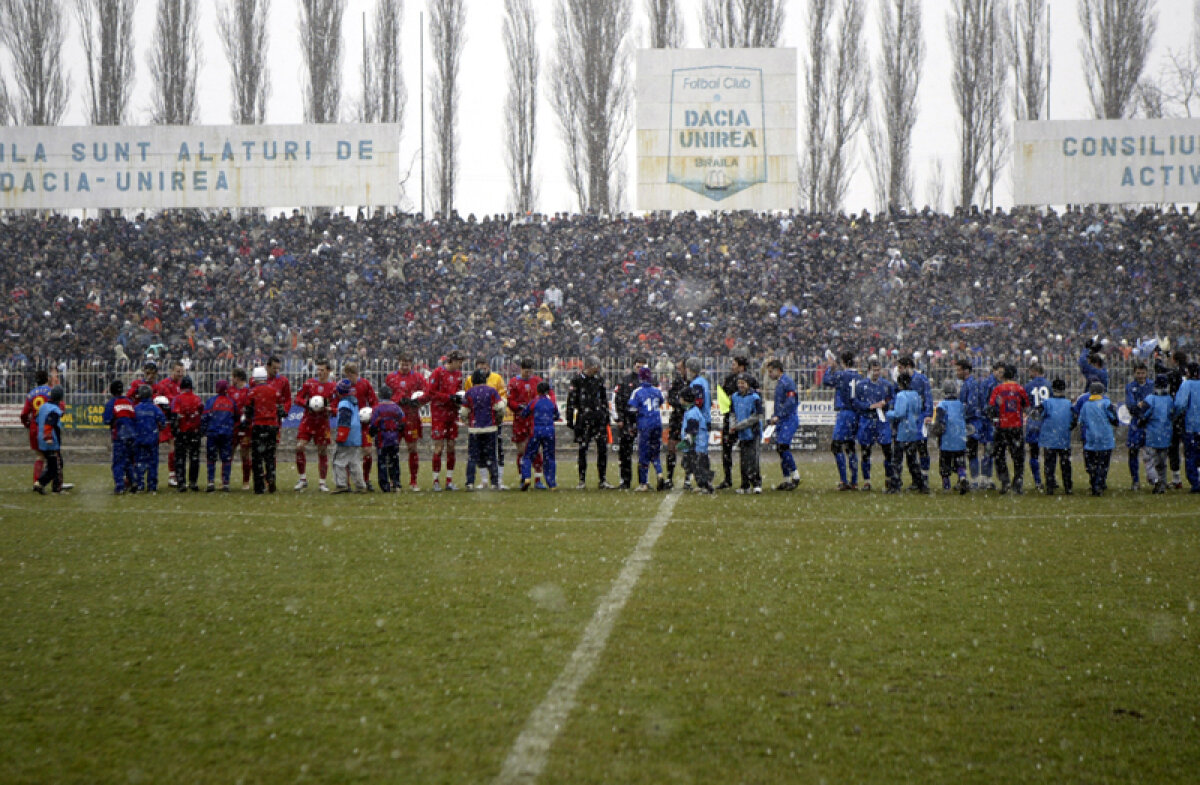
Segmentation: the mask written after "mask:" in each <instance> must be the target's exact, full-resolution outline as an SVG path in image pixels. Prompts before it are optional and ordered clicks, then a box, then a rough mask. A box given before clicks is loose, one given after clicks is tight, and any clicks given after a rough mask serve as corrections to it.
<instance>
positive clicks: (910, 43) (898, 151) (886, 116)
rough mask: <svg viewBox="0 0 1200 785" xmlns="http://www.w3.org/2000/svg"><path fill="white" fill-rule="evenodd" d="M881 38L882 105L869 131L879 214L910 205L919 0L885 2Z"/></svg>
mask: <svg viewBox="0 0 1200 785" xmlns="http://www.w3.org/2000/svg"><path fill="white" fill-rule="evenodd" d="M879 35H880V40H882V41H888V42H891V43H890V44H889V45H887V46H884V47H883V50H882V53H881V55H880V57H879V70H878V80H879V90H878V92H879V94H880V96H881V97H880V104H879V107H878V109H877V111H876V114H875V115H874V116H873V117H872V119H871V122H870V124H869V125H868V128H867V135H868V138H869V139H870V146H871V150H872V167H871V177H872V180H873V181H874V184H875V197H876V201H877V204H878V206H879V208H880V209H881V210H895V209H903V208H906V207H909V206H911V205H912V202H913V181H912V171H911V168H910V166H911V164H910V161H909V158H910V156H911V155H912V130H913V126H914V125H915V124H916V122H917V85H918V83H919V82H920V80H921V65H922V62H923V61H924V59H925V42H924V40H923V39H922V37H921V5H920V2H919V0H884V1H883V2H882V4H881V6H880V15H879Z"/></svg>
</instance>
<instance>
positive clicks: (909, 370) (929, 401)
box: [896, 354, 933, 489]
mask: <svg viewBox="0 0 1200 785" xmlns="http://www.w3.org/2000/svg"><path fill="white" fill-rule="evenodd" d="M896 365H897V367H898V368H899V369H900V373H906V374H908V377H909V382H908V389H910V390H912V391H913V392H915V393H916V394H917V395H919V396H921V423H922V429H921V438H920V439H917V440H916V441H915V442H914V448H915V449H916V451H917V458H919V459H920V463H921V473H922V474H923V475H924V481H923V482H924V487H925V488H926V489H928V488H929V436H928V431H927V430H926V429H925V428H924V423H925V421H926V420H928V419H930V418H931V417H933V386H932V385H931V384H930V383H929V377H928V376H926V375H925V374H923V373H921V372H920V371H919V370H917V363H916V360H915V359H914V355H911V354H906V355H904V356H903V357H901V358H900V359H899V360H898V361H897V362H896ZM896 460H897V463H898V462H899V460H900V459H899V457H897V459H896ZM897 470H899V469H898V467H897Z"/></svg>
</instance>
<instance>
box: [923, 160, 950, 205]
mask: <svg viewBox="0 0 1200 785" xmlns="http://www.w3.org/2000/svg"><path fill="white" fill-rule="evenodd" d="M945 201H946V166H945V164H943V163H942V159H941V158H940V157H938V158H934V159H933V160H932V161H930V162H929V179H928V180H926V181H925V204H927V205H929V207H931V208H933V210H934V211H935V212H941V210H942V204H943V203H944V202H945Z"/></svg>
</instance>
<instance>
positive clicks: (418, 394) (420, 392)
mask: <svg viewBox="0 0 1200 785" xmlns="http://www.w3.org/2000/svg"><path fill="white" fill-rule="evenodd" d="M409 397H410V398H412V399H413V400H414V401H419V400H421V399H422V398H424V397H425V391H424V390H417V391H416V392H415V393H413V394H412V395H411V396H409Z"/></svg>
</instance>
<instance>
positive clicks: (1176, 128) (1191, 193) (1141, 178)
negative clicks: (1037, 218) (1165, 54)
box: [1013, 119, 1200, 205]
mask: <svg viewBox="0 0 1200 785" xmlns="http://www.w3.org/2000/svg"><path fill="white" fill-rule="evenodd" d="M1014 138H1015V141H1016V145H1015V146H1014V148H1015V154H1016V160H1015V161H1014V169H1013V184H1014V190H1015V201H1016V203H1017V204H1029V205H1045V204H1125V203H1131V202H1133V203H1136V202H1149V203H1172V202H1197V201H1200V119H1166V120H1059V121H1053V122H1043V123H1034V122H1021V123H1017V124H1016V133H1015V135H1014Z"/></svg>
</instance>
